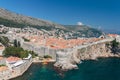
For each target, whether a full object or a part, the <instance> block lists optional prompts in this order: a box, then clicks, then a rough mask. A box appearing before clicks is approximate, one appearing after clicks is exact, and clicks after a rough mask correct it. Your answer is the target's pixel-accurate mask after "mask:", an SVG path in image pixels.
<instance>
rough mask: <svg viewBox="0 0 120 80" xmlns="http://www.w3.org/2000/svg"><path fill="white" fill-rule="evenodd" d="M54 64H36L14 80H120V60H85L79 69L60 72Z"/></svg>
mask: <svg viewBox="0 0 120 80" xmlns="http://www.w3.org/2000/svg"><path fill="white" fill-rule="evenodd" d="M53 64H54V63H49V64H46V65H44V64H42V63H34V64H32V65H31V67H30V68H29V69H28V70H27V71H26V72H25V73H24V74H23V75H22V76H20V77H17V78H15V79H12V80H120V58H99V59H97V60H85V61H82V63H81V64H79V65H78V67H79V69H76V70H69V71H60V70H58V69H55V68H54V67H53Z"/></svg>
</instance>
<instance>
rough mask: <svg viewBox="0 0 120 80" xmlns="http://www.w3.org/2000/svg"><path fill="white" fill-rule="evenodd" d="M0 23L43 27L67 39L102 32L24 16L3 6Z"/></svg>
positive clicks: (82, 26)
mask: <svg viewBox="0 0 120 80" xmlns="http://www.w3.org/2000/svg"><path fill="white" fill-rule="evenodd" d="M0 25H5V26H7V27H16V28H24V27H27V26H30V27H33V28H37V29H39V30H43V29H44V30H46V32H47V33H49V34H52V35H55V36H56V37H60V36H62V37H64V38H67V39H69V38H70V39H71V38H78V37H87V38H89V37H99V36H100V35H101V34H102V32H101V31H100V30H98V29H95V28H91V27H89V26H87V25H60V24H56V23H53V22H50V21H45V20H41V19H37V18H33V17H29V16H24V15H21V14H18V13H14V12H11V11H9V10H7V9H3V8H0Z"/></svg>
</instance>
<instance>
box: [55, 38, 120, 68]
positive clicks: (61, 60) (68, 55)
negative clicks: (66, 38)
mask: <svg viewBox="0 0 120 80" xmlns="http://www.w3.org/2000/svg"><path fill="white" fill-rule="evenodd" d="M111 41H112V39H110V40H103V41H99V42H94V43H91V44H88V45H83V46H80V47H77V48H75V49H73V50H72V51H70V52H69V51H68V52H65V51H60V52H58V53H57V62H56V63H55V64H54V66H55V67H58V68H60V69H62V70H68V69H73V68H77V64H79V63H80V62H81V61H82V60H86V59H97V58H98V57H113V56H116V57H119V55H118V54H113V53H112V49H111V48H112V47H111V46H110V45H109V46H108V43H110V42H111Z"/></svg>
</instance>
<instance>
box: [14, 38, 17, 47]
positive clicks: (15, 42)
mask: <svg viewBox="0 0 120 80" xmlns="http://www.w3.org/2000/svg"><path fill="white" fill-rule="evenodd" d="M17 44H18V43H17V40H16V39H15V40H14V46H15V47H18V45H17Z"/></svg>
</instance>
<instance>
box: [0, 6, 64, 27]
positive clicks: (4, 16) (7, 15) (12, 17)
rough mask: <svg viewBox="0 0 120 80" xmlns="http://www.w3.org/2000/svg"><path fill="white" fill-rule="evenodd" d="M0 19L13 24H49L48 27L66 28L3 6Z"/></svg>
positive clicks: (0, 9) (0, 10)
mask: <svg viewBox="0 0 120 80" xmlns="http://www.w3.org/2000/svg"><path fill="white" fill-rule="evenodd" d="M0 20H1V21H2V20H7V22H9V21H10V22H12V24H15V23H18V24H20V25H31V26H47V27H55V28H63V29H64V27H63V26H61V25H59V24H56V23H53V22H49V21H45V20H40V19H36V18H32V17H29V16H24V15H20V14H17V13H13V12H11V11H8V10H6V9H2V8H0ZM1 21H0V23H2V22H1ZM7 25H8V24H7Z"/></svg>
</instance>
